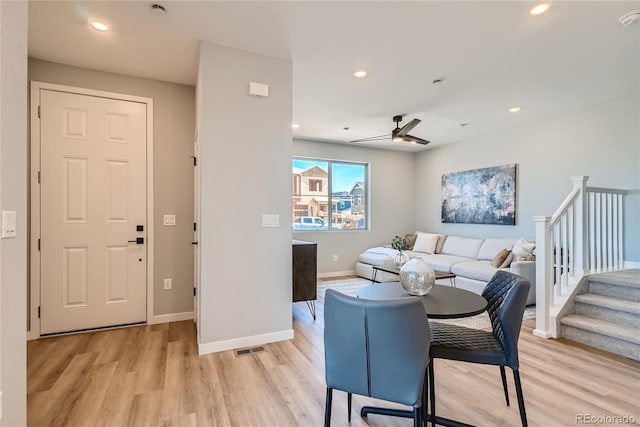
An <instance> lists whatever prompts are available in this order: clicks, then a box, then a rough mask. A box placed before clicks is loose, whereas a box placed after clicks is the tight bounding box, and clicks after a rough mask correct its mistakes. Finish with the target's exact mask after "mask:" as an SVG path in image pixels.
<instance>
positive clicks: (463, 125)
mask: <svg viewBox="0 0 640 427" xmlns="http://www.w3.org/2000/svg"><path fill="white" fill-rule="evenodd" d="M470 124H471V123H460V127H461V128H466V127H467V126H469V125H470Z"/></svg>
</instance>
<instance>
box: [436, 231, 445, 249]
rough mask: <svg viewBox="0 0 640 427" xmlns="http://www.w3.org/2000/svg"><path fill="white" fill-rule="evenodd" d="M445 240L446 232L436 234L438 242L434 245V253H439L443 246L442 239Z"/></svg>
mask: <svg viewBox="0 0 640 427" xmlns="http://www.w3.org/2000/svg"><path fill="white" fill-rule="evenodd" d="M445 240H447V235H446V234H438V244H437V245H436V253H437V254H441V253H442V248H443V246H444V241H445Z"/></svg>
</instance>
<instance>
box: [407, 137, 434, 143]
mask: <svg viewBox="0 0 640 427" xmlns="http://www.w3.org/2000/svg"><path fill="white" fill-rule="evenodd" d="M405 138H407V139H409V142H412V143H414V144H422V145H427V144H430V143H431V141H427V140H426V139H422V138H418V137H417V136H411V135H405Z"/></svg>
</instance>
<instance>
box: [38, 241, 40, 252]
mask: <svg viewBox="0 0 640 427" xmlns="http://www.w3.org/2000/svg"><path fill="white" fill-rule="evenodd" d="M38 250H40V239H38Z"/></svg>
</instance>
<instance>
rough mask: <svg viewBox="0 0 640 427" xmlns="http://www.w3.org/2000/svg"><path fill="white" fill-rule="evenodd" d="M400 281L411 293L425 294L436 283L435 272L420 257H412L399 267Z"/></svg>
mask: <svg viewBox="0 0 640 427" xmlns="http://www.w3.org/2000/svg"><path fill="white" fill-rule="evenodd" d="M400 283H401V284H402V287H403V288H404V290H405V291H407V292H409V293H410V294H411V295H417V296H421V295H426V294H428V293H429V292H430V291H431V289H433V286H434V285H435V283H436V272H435V271H433V268H431V266H429V264H427V263H426V262H425V261H424V260H423V259H422V258H412V259H410V260H409V261H408V262H407V263H406V264H405V265H403V266H402V268H401V269H400Z"/></svg>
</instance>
